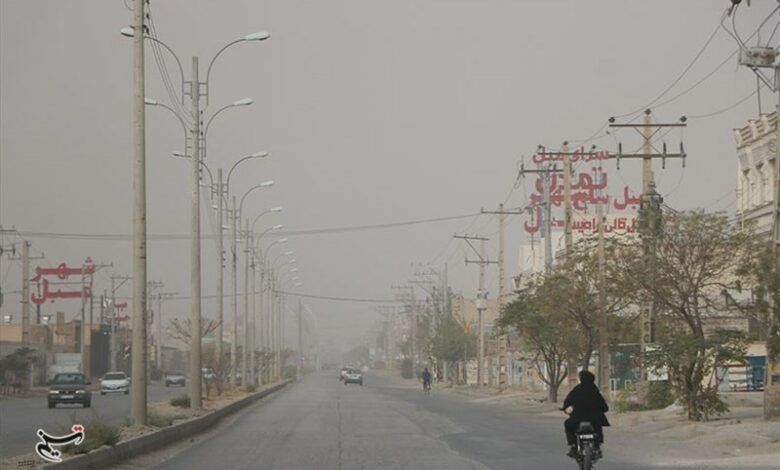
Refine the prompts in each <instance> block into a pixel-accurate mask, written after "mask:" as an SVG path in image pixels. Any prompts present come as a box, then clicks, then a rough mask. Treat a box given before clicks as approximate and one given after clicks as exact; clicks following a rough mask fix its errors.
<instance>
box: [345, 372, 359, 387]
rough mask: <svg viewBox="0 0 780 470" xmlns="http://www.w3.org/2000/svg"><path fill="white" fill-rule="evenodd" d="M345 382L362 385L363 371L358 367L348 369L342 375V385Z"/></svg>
mask: <svg viewBox="0 0 780 470" xmlns="http://www.w3.org/2000/svg"><path fill="white" fill-rule="evenodd" d="M347 384H360V386H361V387H362V386H363V373H362V372H360V371H359V370H358V369H349V370H348V371H347V373H346V374H345V375H344V385H347Z"/></svg>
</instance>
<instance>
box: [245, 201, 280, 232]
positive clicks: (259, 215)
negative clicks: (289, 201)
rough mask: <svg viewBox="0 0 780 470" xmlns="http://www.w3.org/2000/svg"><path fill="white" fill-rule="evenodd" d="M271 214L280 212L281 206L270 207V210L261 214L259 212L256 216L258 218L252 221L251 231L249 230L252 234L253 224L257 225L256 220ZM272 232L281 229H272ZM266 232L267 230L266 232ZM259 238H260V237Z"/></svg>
mask: <svg viewBox="0 0 780 470" xmlns="http://www.w3.org/2000/svg"><path fill="white" fill-rule="evenodd" d="M271 212H282V208H281V206H279V207H272V208H270V209H266V210H264V211H263V212H261V213H260V214H258V216H257V217H255V220H254V221H252V230H251V232H253V233H254V231H255V224H256V223H257V221H258V220H260V217H262V216H264V215H266V214H270V213H271ZM274 230H281V227H280V228H278V229H274ZM267 231H268V230H266V232H267ZM263 233H265V232H263ZM260 237H262V235H260Z"/></svg>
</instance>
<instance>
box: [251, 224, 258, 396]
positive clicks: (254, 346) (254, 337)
mask: <svg viewBox="0 0 780 470" xmlns="http://www.w3.org/2000/svg"><path fill="white" fill-rule="evenodd" d="M250 235H251V236H252V238H251V240H250V242H249V246H250V253H249V255H250V256H251V257H252V262H251V264H250V266H249V270H250V271H249V272H250V273H251V275H252V279H251V281H250V284H251V285H252V315H251V324H252V332H251V341H250V343H251V344H250V348H249V350H250V351H251V352H250V354H249V383H251V384H252V385H257V382H256V378H255V351H256V350H257V322H258V319H257V289H256V287H257V276H256V274H257V263H255V254H254V252H253V251H251V247H253V246H254V235H253V234H251V233H250Z"/></svg>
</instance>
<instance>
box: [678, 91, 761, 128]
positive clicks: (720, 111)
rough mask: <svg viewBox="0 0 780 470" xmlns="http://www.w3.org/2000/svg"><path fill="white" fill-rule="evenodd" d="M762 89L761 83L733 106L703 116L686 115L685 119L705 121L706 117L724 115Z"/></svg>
mask: <svg viewBox="0 0 780 470" xmlns="http://www.w3.org/2000/svg"><path fill="white" fill-rule="evenodd" d="M762 87H764V84H763V83H761V84H760V85H759V87H758V88H756V89H755V90H754V91H753V92H752V93H750V94H749V95H747V96H745V97H744V98H742V99H740V100H739V101H737V102H736V103H733V104H731V105H729V106H727V107H725V108H722V109H719V110H717V111H713V112H710V113H705V114H688V115H686V117H687V118H688V119H705V118H708V117H712V116H717V115H718V114H723V113H725V112H727V111H731V110H732V109H734V108H736V107H737V106H739V105H741V104H742V103H744V102H745V101H747V100H749V99H750V98H752V97H754V96H756V94H757V93H758V91H759V90H760V89H761V88H762Z"/></svg>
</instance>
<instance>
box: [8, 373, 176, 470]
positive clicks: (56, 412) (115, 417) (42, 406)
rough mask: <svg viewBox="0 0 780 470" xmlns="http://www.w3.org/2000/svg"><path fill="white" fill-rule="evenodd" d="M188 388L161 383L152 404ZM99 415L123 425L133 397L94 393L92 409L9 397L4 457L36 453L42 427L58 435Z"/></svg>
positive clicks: (42, 398)
mask: <svg viewBox="0 0 780 470" xmlns="http://www.w3.org/2000/svg"><path fill="white" fill-rule="evenodd" d="M187 390H188V389H187V388H182V387H170V388H166V387H165V386H164V385H162V384H160V383H152V385H150V386H149V395H148V397H149V398H148V399H149V401H150V402H153V401H158V400H164V399H168V398H171V397H174V396H178V395H181V394H183V393H187ZM93 414H96V415H98V416H100V417H101V418H103V419H106V420H108V421H110V422H114V423H120V422H122V420H124V418H125V416H128V415H129V414H130V396H129V395H124V394H108V395H100V392H95V391H93V392H92V407H91V408H82V407H81V405H57V407H56V408H54V409H49V408H48V407H47V402H46V396H45V395H41V396H36V397H30V398H8V399H3V400H0V458H4V457H11V456H14V455H19V454H29V453H31V452H34V451H35V444H36V443H37V442H38V438H37V436H36V435H35V433H36V431H37V430H38V428H43V429H44V430H46V431H48V432H51V433H53V432H57V431H61V430H63V429H68V428H70V425H71V424H72V423H74V422H81V423H82V424H86V423H87V422H88V421H89V419H90V418H91V417H92V416H93Z"/></svg>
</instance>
